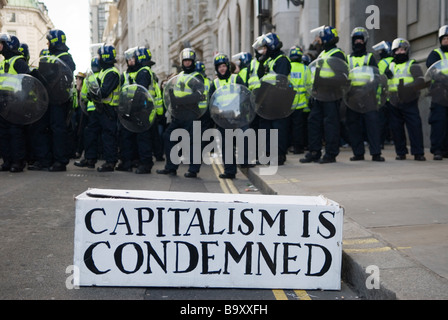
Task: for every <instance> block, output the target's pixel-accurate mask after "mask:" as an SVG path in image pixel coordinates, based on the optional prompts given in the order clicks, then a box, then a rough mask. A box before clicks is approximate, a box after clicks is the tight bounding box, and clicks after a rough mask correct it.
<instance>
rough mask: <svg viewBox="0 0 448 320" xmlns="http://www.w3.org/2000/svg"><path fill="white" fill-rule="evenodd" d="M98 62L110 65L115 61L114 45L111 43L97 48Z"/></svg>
mask: <svg viewBox="0 0 448 320" xmlns="http://www.w3.org/2000/svg"><path fill="white" fill-rule="evenodd" d="M98 56H99V63H100V65H103V64H106V65H111V64H114V63H115V62H116V57H117V52H116V51H115V47H114V46H111V45H102V46H101V47H100V48H99V49H98Z"/></svg>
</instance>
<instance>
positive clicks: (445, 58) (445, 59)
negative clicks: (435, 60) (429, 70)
mask: <svg viewBox="0 0 448 320" xmlns="http://www.w3.org/2000/svg"><path fill="white" fill-rule="evenodd" d="M434 51H435V52H437V53H438V54H439V56H440V60H442V66H441V67H442V69H441V71H442V73H443V74H444V75H448V52H443V51H442V50H441V49H440V48H439V49H436V50H434Z"/></svg>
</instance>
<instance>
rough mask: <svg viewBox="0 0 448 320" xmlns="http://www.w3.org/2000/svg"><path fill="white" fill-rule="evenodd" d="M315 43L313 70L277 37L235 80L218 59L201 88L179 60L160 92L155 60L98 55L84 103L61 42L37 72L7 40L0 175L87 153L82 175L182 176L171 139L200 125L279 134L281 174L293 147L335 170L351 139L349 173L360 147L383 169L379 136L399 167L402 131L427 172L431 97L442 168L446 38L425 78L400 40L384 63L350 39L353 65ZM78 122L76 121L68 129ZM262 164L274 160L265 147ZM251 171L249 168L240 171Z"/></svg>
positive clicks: (447, 139)
mask: <svg viewBox="0 0 448 320" xmlns="http://www.w3.org/2000/svg"><path fill="white" fill-rule="evenodd" d="M313 32H315V33H316V34H317V37H316V39H317V40H318V42H319V44H320V46H321V47H322V50H321V52H320V53H319V55H318V56H317V57H316V59H315V60H314V61H311V59H310V58H309V56H308V55H305V54H304V53H303V51H302V49H301V48H300V47H298V46H294V47H292V48H291V49H290V50H289V52H288V54H285V53H284V52H283V51H282V47H283V44H282V42H281V41H280V38H279V37H278V35H276V34H275V33H269V34H267V35H262V36H260V37H259V38H258V39H257V40H256V42H255V43H254V45H253V49H254V53H255V57H252V55H251V54H250V53H248V52H243V53H240V54H238V55H236V56H234V57H233V60H234V61H235V62H236V63H237V65H238V67H239V68H238V73H237V74H234V73H232V72H231V70H232V68H231V67H232V64H231V61H230V59H229V57H228V56H227V55H225V54H218V55H216V56H215V57H214V67H215V72H216V78H215V79H213V80H209V79H208V78H207V77H206V76H205V72H204V68H205V66H204V65H203V63H201V62H199V61H197V57H196V53H195V51H194V50H193V49H191V48H187V49H184V50H183V51H182V52H181V55H180V60H181V63H182V72H181V73H180V74H178V75H176V76H173V77H171V78H170V79H167V82H166V84H165V86H164V87H163V88H161V87H160V86H159V83H158V79H157V76H156V75H155V73H154V72H153V71H152V70H151V67H152V65H154V62H153V61H152V56H151V52H150V51H149V49H148V48H145V47H135V48H131V49H129V50H127V51H126V52H125V57H126V61H127V66H128V68H127V70H126V71H125V72H124V73H123V74H121V73H120V72H119V70H118V68H117V67H116V59H117V53H116V50H115V48H114V47H113V46H110V45H102V46H101V47H100V48H99V50H98V57H95V58H94V59H93V60H92V65H91V69H90V70H89V72H87V73H86V74H85V75H83V74H80V75H78V77H77V79H78V80H80V81H81V82H82V86H81V85H79V88H78V89H79V90H78V91H75V90H73V72H74V70H75V64H74V62H73V59H72V58H71V56H70V54H69V53H68V48H67V46H66V44H65V42H66V39H65V34H64V33H63V32H62V31H60V30H51V31H50V32H49V33H48V35H47V39H48V52H47V53H46V54H42V55H41V58H40V61H39V63H38V66H39V67H38V68H37V69H32V68H30V67H29V66H28V63H27V61H26V46H23V45H22V51H19V48H20V43H19V40H18V39H17V38H16V37H14V36H10V35H7V34H2V35H1V38H0V53H1V54H2V55H3V56H4V58H5V59H4V60H3V61H2V63H1V67H0V99H1V100H0V115H1V117H0V152H1V157H2V158H3V165H2V167H1V168H2V171H10V172H22V171H23V169H24V168H25V167H26V164H27V163H28V169H29V170H41V171H50V172H60V171H65V170H66V167H67V165H68V163H69V161H70V158H73V154H76V157H80V156H81V154H82V153H84V157H83V158H82V159H81V160H78V161H75V165H76V166H78V167H83V168H92V169H93V168H95V167H96V163H97V161H98V160H99V159H101V158H102V159H104V163H103V164H102V165H101V166H100V167H98V168H97V170H98V171H99V172H112V171H114V170H119V171H128V172H132V171H133V169H134V168H136V170H135V172H136V173H137V174H148V173H151V169H152V167H153V165H154V162H153V157H156V158H157V159H158V160H163V156H165V158H166V165H165V168H164V169H162V170H158V171H157V173H159V174H167V175H176V174H177V170H178V167H179V163H178V162H176V161H173V160H174V159H172V156H173V148H174V147H175V146H176V143H178V141H173V140H172V133H173V132H174V131H175V130H176V129H184V130H186V131H188V132H192V130H193V123H194V121H201V124H202V126H201V128H202V130H203V131H205V130H206V129H208V128H211V127H216V128H217V129H219V130H226V129H242V130H243V131H245V130H249V129H255V131H256V130H257V129H266V130H267V132H271V130H277V132H278V144H277V146H276V147H277V148H278V150H276V151H277V153H278V159H277V163H278V164H279V165H283V164H284V163H285V162H286V155H287V153H288V149H289V148H290V147H291V148H292V152H293V153H296V154H298V153H303V152H304V151H305V150H307V153H306V154H305V157H304V158H302V159H301V160H300V162H301V163H312V162H316V163H321V164H326V163H333V162H336V158H337V156H338V155H339V153H340V146H341V133H343V132H344V131H346V132H347V136H346V137H345V138H346V140H348V141H347V142H349V144H350V146H351V147H352V150H353V157H351V158H350V160H351V161H362V160H365V152H366V150H365V145H364V142H365V141H367V142H368V145H369V151H370V155H371V156H372V161H376V162H383V161H385V159H384V158H383V157H382V155H381V148H382V145H383V143H384V138H382V136H384V134H383V133H384V132H385V131H389V130H390V134H391V137H392V139H393V141H394V145H395V151H396V154H397V156H396V160H404V159H406V155H407V154H408V153H409V150H408V148H407V137H406V132H405V127H406V128H407V130H408V136H409V140H410V146H411V151H410V153H411V154H412V155H413V156H414V159H415V160H417V161H424V160H426V159H425V155H424V153H425V152H424V143H423V129H422V119H421V116H420V112H419V107H418V102H419V97H420V95H421V92H422V90H426V92H427V93H429V95H431V97H432V105H431V116H430V119H429V122H430V124H431V153H433V154H434V159H435V160H442V159H443V158H444V157H446V156H447V155H448V134H447V123H448V120H447V118H448V116H447V108H446V107H447V106H448V94H447V92H448V91H447V90H448V86H447V81H446V79H448V78H447V77H448V67H447V64H448V62H447V60H448V55H447V52H448V27H447V26H444V27H442V28H441V29H440V32H439V39H440V44H441V47H440V48H438V49H436V50H434V51H433V52H431V54H430V55H429V57H428V61H427V67H428V69H429V70H428V72H427V74H426V76H425V74H424V73H423V71H422V68H421V67H420V66H419V65H418V64H417V63H416V62H415V60H412V59H410V44H409V42H408V41H407V40H405V39H402V38H398V39H395V40H394V41H393V42H392V43H388V42H385V41H383V42H381V43H379V44H377V45H375V46H373V49H374V51H376V52H377V53H378V54H379V55H380V57H381V59H380V61H379V62H377V61H376V59H375V56H374V55H373V54H372V53H368V51H367V45H368V40H369V34H368V31H367V30H366V29H364V28H355V29H354V30H353V32H352V34H351V40H352V49H353V51H352V53H351V54H350V55H346V54H345V53H344V52H343V51H342V50H341V49H340V48H338V47H337V43H338V41H339V35H338V32H337V30H336V29H335V28H333V27H331V26H323V27H320V28H318V29H316V30H313ZM242 88H244V89H242ZM74 92H75V94H73V93H74ZM76 93H77V94H76ZM76 108H77V109H76ZM73 110H76V112H75V113H76V114H77V117H76V119H78V120H77V121H72V119H75V117H73ZM79 110H82V112H80V111H79ZM167 119H168V125H166V120H167ZM81 120H82V121H81ZM73 123H75V127H74V126H73ZM385 123H388V125H385ZM70 129H72V130H70ZM70 133H74V135H75V136H78V137H80V139H79V141H80V143H81V144H82V146H80V147H79V148H77V147H78V145H77V144H75V149H73V148H70V146H73V141H72V140H73V137H72V136H71V134H70ZM267 141H268V142H269V141H270V140H269V139H268V140H267ZM225 145H226V144H225V143H222V146H225ZM257 146H258V144H257ZM196 147H198V146H196ZM249 147H250V146H245V148H249ZM252 147H253V146H252ZM193 148H194V146H192V149H193ZM200 148H203V146H202V145H201V146H200ZM222 149H224V148H222ZM222 152H223V154H224V153H225V150H222ZM233 152H234V153H235V154H236V153H237V150H233ZM266 152H267V153H270V152H271V150H270V146H269V143H268V145H267V148H266ZM244 154H248V152H245V153H244ZM188 156H192V155H188ZM196 160H197V159H196ZM189 163H190V166H189V169H188V172H187V173H185V177H187V178H195V177H197V174H198V173H199V171H200V166H201V163H202V162H201V161H199V162H198V161H193V159H192V161H190V162H189ZM117 164H118V165H117ZM255 164H256V162H254V161H250V160H249V159H246V160H245V162H244V163H243V164H241V166H242V167H251V166H254V165H255ZM224 168H225V172H224V173H223V174H222V175H221V176H220V177H221V178H224V179H233V178H235V175H236V170H237V166H236V163H235V161H234V160H233V161H229V160H228V159H227V161H224Z"/></svg>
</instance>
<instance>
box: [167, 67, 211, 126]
mask: <svg viewBox="0 0 448 320" xmlns="http://www.w3.org/2000/svg"><path fill="white" fill-rule="evenodd" d="M204 93H205V86H204V83H203V82H202V81H201V80H199V79H198V78H196V77H195V76H192V75H187V74H183V73H181V74H179V75H177V76H176V77H173V78H171V79H170V80H169V81H168V82H167V83H166V85H165V88H164V91H163V95H164V101H165V107H166V109H167V111H168V112H169V113H170V115H171V116H172V117H173V118H175V119H177V120H180V121H194V120H198V119H199V118H201V117H202V116H203V115H204V114H205V112H206V111H207V103H208V101H207V100H208V99H207V96H206V94H204Z"/></svg>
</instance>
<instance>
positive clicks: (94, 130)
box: [74, 57, 101, 169]
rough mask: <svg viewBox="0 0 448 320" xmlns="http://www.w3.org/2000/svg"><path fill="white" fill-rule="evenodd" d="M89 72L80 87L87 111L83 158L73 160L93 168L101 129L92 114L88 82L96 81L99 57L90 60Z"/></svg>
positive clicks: (92, 107) (77, 163)
mask: <svg viewBox="0 0 448 320" xmlns="http://www.w3.org/2000/svg"><path fill="white" fill-rule="evenodd" d="M90 69H91V71H92V72H91V73H89V74H88V76H87V77H86V79H85V80H84V83H83V85H82V89H81V94H80V96H81V101H82V103H83V104H84V108H85V112H86V113H87V121H86V126H85V128H84V131H83V138H84V158H83V159H82V160H80V161H75V162H74V165H75V166H77V167H80V168H89V169H95V165H96V162H97V160H98V156H99V154H100V153H101V152H100V151H99V142H100V140H101V129H99V128H100V125H99V122H98V117H97V116H95V115H94V114H93V112H94V111H95V110H96V108H95V103H94V102H93V99H92V97H91V96H90V100H89V87H88V82H91V83H95V84H96V83H98V77H99V74H100V71H101V68H100V62H99V58H98V57H95V58H93V59H92V60H91V62H90Z"/></svg>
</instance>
